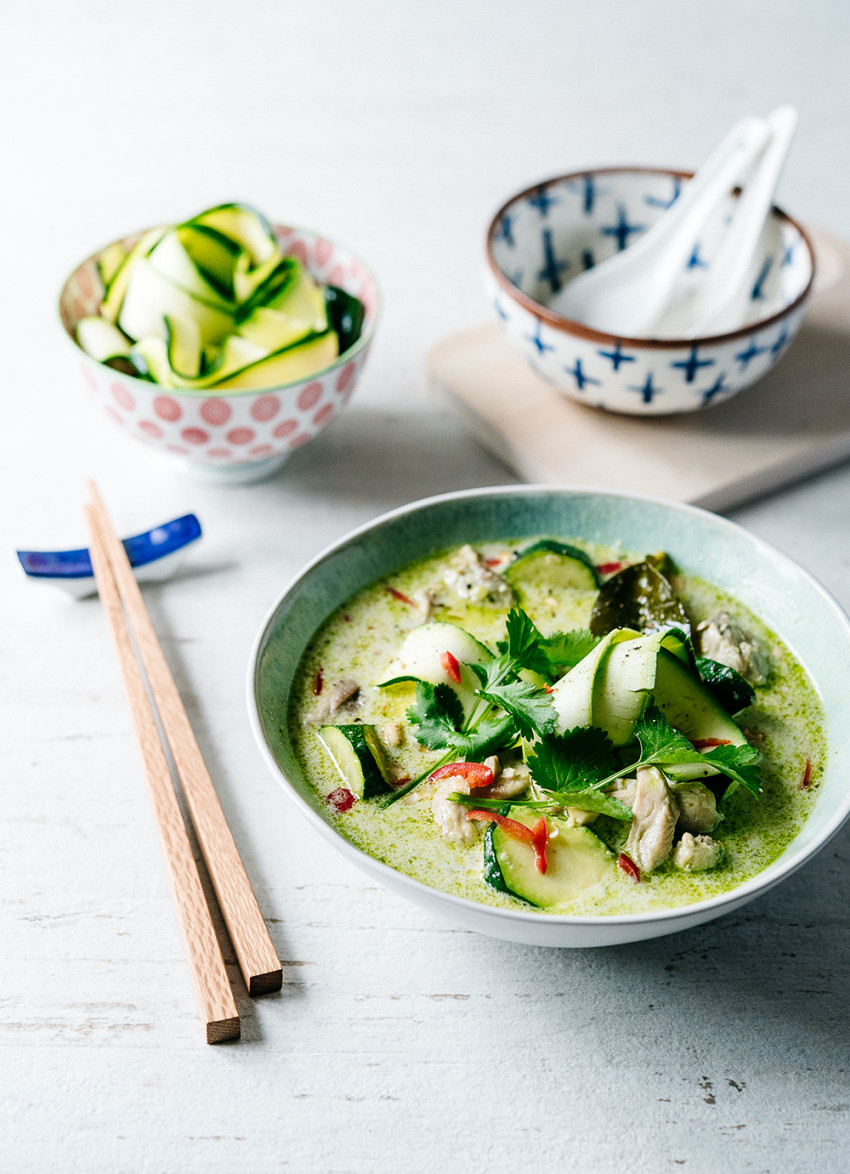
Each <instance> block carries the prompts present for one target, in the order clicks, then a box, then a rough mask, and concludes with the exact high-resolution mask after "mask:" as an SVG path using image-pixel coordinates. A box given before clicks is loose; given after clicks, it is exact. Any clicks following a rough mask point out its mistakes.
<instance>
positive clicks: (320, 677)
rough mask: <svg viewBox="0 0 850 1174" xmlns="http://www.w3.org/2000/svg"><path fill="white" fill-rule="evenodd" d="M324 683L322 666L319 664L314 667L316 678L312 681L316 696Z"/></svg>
mask: <svg viewBox="0 0 850 1174" xmlns="http://www.w3.org/2000/svg"><path fill="white" fill-rule="evenodd" d="M324 683H325V678H324V676H323V675H322V666H321V665H319V667H318V668H317V669H316V679H315V681H314V682H313V692H314V693H315V694H316V696H317V697H318V696H319V694H320V693H321V691H322V688H323V687H324Z"/></svg>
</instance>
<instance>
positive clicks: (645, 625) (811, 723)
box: [248, 486, 850, 946]
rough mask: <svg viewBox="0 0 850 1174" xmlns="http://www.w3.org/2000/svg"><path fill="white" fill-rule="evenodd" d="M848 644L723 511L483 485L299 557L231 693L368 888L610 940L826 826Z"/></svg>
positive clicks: (833, 815) (825, 601)
mask: <svg viewBox="0 0 850 1174" xmlns="http://www.w3.org/2000/svg"><path fill="white" fill-rule="evenodd" d="M848 653H850V626H848V620H847V617H846V616H845V615H844V613H843V612H842V611H841V609H840V608H839V607H838V605H837V604H836V603H835V602H834V601H833V600H832V599H831V597H830V596H829V595H828V594H827V593H826V592H825V591H824V589H823V588H822V587H821V586H820V585H819V584H818V583H817V582H816V581H815V580H814V579H813V578H812V577H811V576H809V575H808V574H807V573H806V572H805V571H804V570H802V569H801V568H800V567H798V566H797V565H796V564H794V563H793V562H791V561H790V560H789V559H788V558H787V557H785V556H784V555H782V554H781V553H779V552H778V551H776V550H774V549H773V548H771V547H770V546H768V545H767V544H765V543H763V542H761V541H760V540H759V539H757V538H755V537H753V536H752V535H750V534H748V533H747V532H746V531H744V530H742V529H741V528H739V527H738V526H736V525H734V524H733V523H731V522H729V521H727V520H725V519H723V518H719V517H717V516H715V515H712V514H708V513H706V512H704V511H701V510H699V509H696V508H693V507H689V506H685V505H679V504H674V503H669V502H664V501H660V500H656V499H651V498H646V497H640V496H630V495H625V494H613V493H608V492H601V491H594V490H592V489H587V490H584V489H566V488H550V487H540V486H522V487H505V488H497V489H484V490H473V491H469V492H464V493H455V494H448V495H444V496H441V497H437V498H431V499H428V500H426V501H423V502H418V503H414V504H413V505H410V506H406V507H404V508H401V509H398V510H395V511H393V512H392V513H390V514H387V515H385V516H384V517H382V518H379V519H378V520H377V521H375V522H373V523H370V524H369V525H367V526H364V527H362V528H361V529H359V530H357V531H355V532H354V533H353V534H351V535H350V536H349V537H347V538H345V539H343V540H342V541H341V542H338V543H337V544H336V545H334V546H333V547H331V548H330V549H329V550H327V551H326V552H324V553H323V554H322V555H320V556H319V557H318V558H317V559H316V560H315V561H314V562H313V563H311V564H310V565H309V566H308V567H307V568H306V570H305V571H304V572H303V573H302V574H301V575H299V577H298V578H297V579H296V580H295V582H294V583H292V584H290V585H289V586H288V587H287V588H286V589H285V590H284V592H283V593H282V595H281V596H280V598H279V599H278V600H277V602H276V603H275V604H274V606H273V607H272V609H271V611H270V613H269V616H268V618H267V619H266V621H265V623H264V624H263V626H262V629H261V631H260V633H259V635H258V637H257V641H256V644H255V648H254V652H253V654H252V660H251V665H250V671H249V681H248V694H249V709H250V713H251V720H252V725H253V728H254V732H255V735H256V737H257V741H258V744H259V746H260V748H261V751H262V753H263V755H264V757H265V759H266V761H267V763H268V765H269V766H270V768H271V770H272V772H273V773H274V775H275V776H276V777H277V778H278V780H279V781H280V782H281V783H282V784H283V785H284V788H285V790H286V791H287V793H288V794H289V796H290V798H291V799H292V800H294V802H295V804H296V806H297V807H298V808H299V809H300V811H301V812H302V814H303V815H304V816H306V818H307V819H308V820H309V822H310V823H311V824H312V826H313V827H314V828H315V829H317V830H318V831H319V832H320V833H321V834H322V835H324V836H325V837H326V838H328V839H329V840H330V841H331V842H332V843H333V844H334V845H335V847H336V848H338V849H339V850H340V851H341V852H342V853H343V854H344V855H345V856H346V857H347V858H348V859H349V860H350V861H352V862H353V863H354V864H356V865H357V866H359V867H360V868H362V869H365V870H366V871H367V872H369V873H370V874H371V875H372V876H373V877H376V878H377V879H378V880H380V881H381V882H382V883H383V884H385V885H386V886H387V887H389V888H390V889H392V890H394V891H395V892H397V893H400V894H401V895H402V896H404V897H406V898H408V899H410V900H412V901H414V902H416V903H418V904H419V905H422V906H424V907H426V908H428V909H430V910H432V911H433V912H435V913H437V914H440V915H443V916H445V917H448V918H450V919H451V920H453V921H454V922H456V923H457V924H459V925H461V926H463V927H466V928H470V929H474V930H477V931H480V932H483V933H487V934H491V935H493V936H496V937H501V938H505V939H509V940H514V941H520V942H526V943H530V944H539V945H551V946H594V945H611V944H616V943H623V942H628V941H635V940H639V939H643V938H649V937H654V936H658V935H661V934H665V933H670V932H672V931H674V930H679V929H685V928H688V927H690V926H693V925H697V924H699V923H701V922H704V921H707V920H709V919H710V918H714V917H717V916H719V915H720V914H722V913H725V912H728V911H730V910H732V909H734V908H737V907H738V906H740V905H742V904H743V903H744V902H746V901H748V900H750V899H752V898H753V897H755V896H757V895H758V894H760V893H763V892H765V891H766V890H768V889H770V888H771V887H772V886H773V885H775V884H776V883H777V882H779V881H780V880H782V879H783V878H784V877H786V876H788V875H789V874H790V873H792V872H793V871H795V870H796V869H797V868H798V867H799V866H800V865H802V864H803V863H804V862H805V861H806V860H808V859H809V858H810V857H811V856H812V855H813V854H814V853H815V852H816V851H817V850H818V849H819V848H821V847H822V846H823V845H824V844H825V843H826V842H827V840H828V839H829V838H830V836H831V835H832V834H833V833H834V832H835V831H836V830H837V829H838V828H839V826H840V825H841V824H842V823H843V822H844V820H846V818H847V816H848V813H850V790H848V788H847V787H846V785H845V780H846V778H847V777H850V739H848V734H847V731H848V730H850V690H848V689H847V684H846V670H845V669H844V668H843V666H844V665H846V664H847V663H848ZM286 834H287V835H291V836H297V835H298V834H299V825H298V823H297V822H293V823H292V824H287V826H286Z"/></svg>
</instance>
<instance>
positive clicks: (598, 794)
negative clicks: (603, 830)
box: [551, 788, 634, 823]
mask: <svg viewBox="0 0 850 1174" xmlns="http://www.w3.org/2000/svg"><path fill="white" fill-rule="evenodd" d="M551 799H552V800H554V801H555V802H556V803H559V804H560V806H563V807H576V808H578V810H579V811H598V812H599V814H600V815H607V816H609V817H610V818H611V819H620V820H622V821H623V822H624V823H631V821H632V819H633V818H634V813H633V812H632V809H631V807H627V806H626V804H625V803H622V802H621V801H620V800H619V799H615V798H614V796H613V795H606V794H604V792H602V791H597V790H595V789H593V788H587V789H586V790H584V791H568V792H566V793H565V794H558V792H556V791H553V792H552V795H551Z"/></svg>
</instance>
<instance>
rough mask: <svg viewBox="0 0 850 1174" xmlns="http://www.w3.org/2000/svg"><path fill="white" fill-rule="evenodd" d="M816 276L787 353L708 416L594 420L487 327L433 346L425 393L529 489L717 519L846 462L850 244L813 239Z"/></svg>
mask: <svg viewBox="0 0 850 1174" xmlns="http://www.w3.org/2000/svg"><path fill="white" fill-rule="evenodd" d="M812 237H813V240H814V244H815V251H816V255H817V265H818V277H817V281H816V287H815V290H814V291H813V294H812V298H811V303H810V307H809V312H808V314H807V315H806V318H805V321H804V322H803V325H802V327H801V329H800V331H799V333H798V335H797V338H796V339H795V341H794V342H793V344H792V345H791V346H790V347H789V349H788V352H787V354H786V355H785V356H783V358H782V360H781V361H780V362H779V363H778V364H777V366H776V367H775V368H774V369H773V370H772V371H770V372H769V373H768V374H767V375H766V376H765V378H764V379H762V380H761V381H759V382H758V383H756V384H754V385H753V386H752V387H750V388H748V389H746V390H745V391H742V392H741V393H740V394H739V395H737V396H735V397H734V398H733V399H731V400H729V401H727V402H725V403H721V404H718V405H716V406H715V407H713V408H710V409H708V410H707V411H701V412H690V413H687V414H685V415H679V416H668V417H657V416H656V417H654V418H651V419H649V418H647V419H643V418H640V417H635V416H619V415H613V414H611V413H609V412H601V411H597V410H595V409H593V408H588V407H584V406H583V405H582V404H578V403H575V402H574V401H572V400H569V399H566V398H565V397H563V396H561V395H559V394H558V392H556V391H555V390H554V388H552V387H551V386H550V385H549V384H548V383H546V382H545V381H544V380H542V379H541V378H540V377H539V376H538V375H536V374H535V373H534V372H533V371H532V370H531V368H530V367H529V366H527V364H526V363H525V362H524V361H523V359H521V358H520V357H519V356H518V355H517V354H516V353H515V352H514V351H513V349H512V348H511V347H510V346H509V344H508V343H507V342H506V341H505V340H504V338H503V336H502V334H501V331H500V330H499V327H498V326H497V325H496V324H495V323H493V324H491V325H487V326H479V327H476V328H475V329H473V330H468V331H465V332H463V333H462V334H456V335H453V336H451V337H449V338H446V339H444V340H443V341H442V342H440V343H438V344H437V346H435V347H434V349H433V350H432V351H431V353H430V355H429V356H428V378H429V386H430V388H431V390H432V391H433V392H434V393H435V394H437V395H438V396H440V397H443V398H445V399H447V400H448V401H449V402H450V403H451V405H452V406H453V407H454V408H455V409H456V410H457V411H459V412H460V414H461V415H462V417H463V419H464V420H465V421H466V423H467V425H468V426H469V427H470V428H471V429H472V431H473V432H474V433H475V435H476V436H477V437H478V439H479V440H480V441H481V443H482V444H483V445H484V446H485V447H486V448H488V449H490V451H491V452H493V453H494V454H495V455H496V456H498V457H499V458H500V459H501V460H503V461H504V462H505V463H506V464H507V465H509V466H510V467H511V468H513V469H514V470H515V471H516V472H517V473H519V474H520V476H521V477H524V478H525V479H527V480H529V481H535V482H544V483H547V482H548V483H553V484H563V485H594V486H599V487H601V488H605V489H615V490H629V491H632V492H640V493H648V494H653V495H655V496H658V497H667V498H672V499H674V500H678V501H688V502H692V503H694V504H696V505H701V506H705V507H706V508H708V509H713V510H723V509H728V508H730V507H732V506H735V505H738V504H740V503H741V502H743V501H747V500H750V499H752V498H754V497H757V496H759V495H760V494H763V493H767V492H768V491H770V490H772V489H776V488H778V487H780V486H782V485H785V484H788V483H790V482H792V481H795V480H799V479H800V478H802V477H805V476H808V475H809V474H811V473H814V472H816V471H818V470H820V469H824V468H826V467H827V466H829V465H833V464H837V463H838V462H839V461H842V460H845V459H846V458H847V457H850V245H848V244H847V242H845V241H842V240H838V239H837V238H836V237H833V236H830V235H828V234H827V233H824V232H820V231H817V230H814V231H812Z"/></svg>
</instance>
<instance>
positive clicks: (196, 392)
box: [57, 220, 384, 399]
mask: <svg viewBox="0 0 850 1174" xmlns="http://www.w3.org/2000/svg"><path fill="white" fill-rule="evenodd" d="M155 227H159V226H158V225H156V226H155ZM165 227H168V225H166V226H165ZM272 228H273V229H275V230H277V229H278V228H285V229H287V230H289V231H291V232H300V233H303V234H304V235H305V236H312V237H314V238H318V239H320V240H326V241H330V243H331V244H332V245H333V246H334V248H337V249H344V250H345V251H346V252H347V253H348V254H349V256H350V257H351V258H352V260H354V261H356V262H357V264H358V265H359V266H360V267H361V268H362V269H363V271H364V273H366V275H367V276H368V277H369V280H370V281H371V282H372V285H373V286H374V289H375V314H374V317H373V320H372V322H371V323H370V324H369V327H368V329H366V330H364V331H363V333H362V334H361V335H360V337H359V338H358V340H357V342H356V343H355V344H354V346H350V347H349V348H348V350H347V351H344V352H343V353H342V354H341V355H338V356H337V358H336V359H335V360H334V362H333V363H330V364H329V365H328V366H327V367H322V368H321V369H320V370H319V371H312V372H311V373H310V375H308V376H305V377H304V378H303V379H293V380H291V381H290V382H289V383H273V384H271V385H270V386H269V387H219V388H215V387H203V388H200V387H197V388H192V387H165V386H164V384H162V383H154V382H153V381H152V380H150V379H142V378H141V377H140V376H139V375H128V374H127V373H126V372H124V371H115V370H113V369H112V368H111V367H107V366H106V364H105V363H101V362H99V361H98V360H97V359H93V358H92V356H91V355H90V354H88V353H87V352H86V351H84V350H83V348H82V347H81V346H80V344H79V343H78V342H77V340H76V338H75V337H74V335H73V334H72V332H71V331H69V330H68V329H67V327H66V326H65V323H64V322H63V321H62V313H61V307H62V298H63V297H64V296H65V290H66V289H67V288H68V285H69V284H70V282H71V279H72V278H73V276H74V274H75V273H77V272H78V270H80V269H82V267H83V265H88V264H89V262H90V261H94V262H96V261H97V258H98V257H99V256H100V254H101V253H102V252H103V250H104V249H108V248H109V246H110V245H111V244H118V243H119V242H121V241H131V240H133V239H135V238H138V237H140V236H141V235H142V234H143V233H145V232H148V231H150V230H149V229H147V228H142V229H140V230H139V231H138V232H130V233H127V234H126V235H125V236H119V237H116V239H115V240H114V241H107V243H106V244H105V245H101V246H100V248H99V249H95V251H94V252H93V253H90V254H89V256H88V257H86V258H85V260H83V261H80V263H79V265H75V266H74V268H73V269H72V270H71V272H70V273H69V275H68V276H67V277H66V278H65V280H64V282H63V283H62V288H61V289H60V291H59V297H58V298H57V305H58V308H59V323H60V325H61V327H62V333H63V334H64V335H65V337H66V338H67V339H68V341H69V342H70V343H71V346H72V347H73V348H74V351H75V352H76V354H78V355H82V357H83V359H85V360H86V361H87V362H89V363H92V364H94V366H95V367H97V368H98V369H99V370H101V369H103V370H107V371H110V372H111V374H112V376H114V377H115V378H116V379H118V378H120V379H131V380H132V381H133V383H134V384H140V385H142V386H144V387H146V388H159V389H160V390H161V391H163V392H165V393H167V394H168V395H174V396H180V395H185V396H188V397H189V398H190V399H195V398H196V397H197V396H206V397H210V396H212V397H214V398H216V399H221V398H223V397H224V396H230V395H233V396H245V395H271V394H272V392H276V391H287V390H288V389H289V388H292V387H298V386H300V384H302V383H309V382H310V380H311V379H319V378H321V376H323V375H327V374H328V373H329V372H331V371H335V370H336V369H337V368H338V367H344V366H345V364H346V363H348V362H350V361H351V360H352V359H354V358H356V356H357V355H359V354H360V352H361V351H363V350H365V348H366V347H367V346H368V345H369V343H370V342H371V341H372V339H373V338H374V336H375V331H376V329H377V327H378V322H379V320H380V318H381V314H382V313H383V308H384V295H383V291H382V290H381V287H380V285H379V284H378V279H377V278H376V277H375V274H374V273H373V272H372V269H371V268H370V267H369V266H368V265H367V264H366V263H365V262H364V261H363V260H362V259H361V257H360V254H359V253H356V252H355V251H354V250H353V249H350V248H349V247H348V245H347V244H345V243H344V242H343V241H338V240H336V239H335V238H331V237H329V236H327V234H326V233H323V232H317V231H316V230H315V229H312V228H300V227H299V226H298V225H295V224H281V223H280V222H279V221H277V220H275V221H273V222H272Z"/></svg>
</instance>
